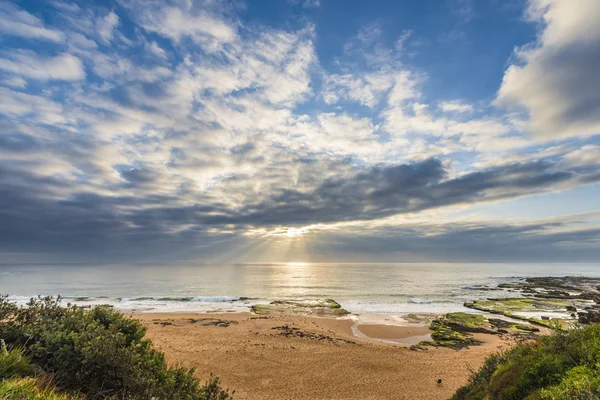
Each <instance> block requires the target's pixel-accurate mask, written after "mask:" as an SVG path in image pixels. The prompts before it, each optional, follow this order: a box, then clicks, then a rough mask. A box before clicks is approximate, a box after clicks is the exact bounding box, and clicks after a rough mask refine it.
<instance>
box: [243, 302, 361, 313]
mask: <svg viewBox="0 0 600 400" xmlns="http://www.w3.org/2000/svg"><path fill="white" fill-rule="evenodd" d="M251 310H252V312H254V313H255V314H271V313H282V314H300V315H318V316H333V317H338V316H342V315H347V314H350V313H349V312H348V311H346V310H344V309H343V308H342V306H341V305H340V303H338V302H337V301H335V300H332V299H306V300H276V301H272V302H271V303H269V304H255V305H253V306H252V307H251Z"/></svg>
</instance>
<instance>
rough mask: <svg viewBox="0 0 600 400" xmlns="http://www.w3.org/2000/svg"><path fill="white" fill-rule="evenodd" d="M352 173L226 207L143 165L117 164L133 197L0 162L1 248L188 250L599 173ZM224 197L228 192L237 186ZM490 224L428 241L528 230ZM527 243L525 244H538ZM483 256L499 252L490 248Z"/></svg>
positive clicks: (527, 190) (456, 244) (455, 245)
mask: <svg viewBox="0 0 600 400" xmlns="http://www.w3.org/2000/svg"><path fill="white" fill-rule="evenodd" d="M349 171H350V173H349ZM349 171H344V172H340V175H339V176H332V177H329V178H325V179H322V180H321V181H320V182H319V183H318V184H317V185H315V186H314V187H311V188H310V189H307V190H293V189H280V190H279V191H278V192H277V193H275V194H271V195H269V196H267V197H266V198H265V199H264V200H261V201H258V202H255V203H248V204H244V205H243V206H241V207H232V206H231V205H229V204H228V202H227V200H228V199H227V196H226V197H225V198H223V199H222V201H219V200H218V198H216V197H210V196H207V195H206V196H203V195H201V194H198V195H197V196H196V202H195V203H193V204H182V202H181V199H179V198H178V197H177V196H167V195H158V194H156V193H154V191H152V192H151V194H145V193H146V192H144V191H143V190H142V188H144V187H145V186H147V185H149V184H155V183H156V182H157V181H159V178H158V176H159V174H158V173H157V172H156V171H149V170H145V169H143V168H142V167H140V168H139V169H135V168H133V169H125V170H123V171H121V177H122V178H123V179H125V180H126V182H127V184H126V185H125V187H127V188H129V189H133V190H134V191H133V193H136V192H139V195H137V196H134V195H121V196H118V195H114V196H111V195H106V194H104V195H103V194H99V193H95V192H84V191H81V190H75V189H76V188H78V187H79V186H77V185H78V183H77V182H69V181H65V180H62V179H59V178H39V177H36V176H35V175H32V174H31V173H29V172H26V171H22V170H11V169H9V168H6V167H4V168H2V169H0V227H1V228H0V243H1V245H0V251H2V250H4V251H8V250H15V249H29V250H38V251H56V252H61V251H64V252H75V253H82V254H85V253H90V254H96V255H98V254H102V255H103V256H104V257H108V255H107V254H106V252H107V251H109V252H112V253H111V254H113V255H115V256H116V255H117V254H122V253H127V252H131V253H132V254H133V253H137V254H138V255H139V252H140V251H142V250H141V249H144V248H148V249H149V250H148V253H147V254H153V253H154V252H156V251H158V249H166V248H171V249H173V248H182V249H183V248H186V246H187V247H189V246H192V247H193V246H194V244H195V243H198V241H199V240H203V241H205V240H206V241H209V242H210V241H211V240H214V238H215V237H222V236H223V235H224V236H227V237H229V236H231V235H233V236H234V237H236V236H237V237H238V238H239V236H240V235H241V234H242V233H243V232H244V231H245V230H247V229H249V228H257V227H258V228H260V227H267V228H268V227H276V226H304V225H308V224H314V223H331V222H341V221H360V220H363V221H369V220H375V219H379V218H382V217H386V216H391V215H396V214H403V213H413V212H419V211H423V210H429V209H434V208H437V207H443V206H448V205H453V204H463V203H464V204H467V203H475V202H479V201H489V200H496V199H508V198H513V197H515V196H522V195H527V194H532V193H539V192H543V191H546V190H551V189H555V188H560V187H568V186H571V185H577V184H579V183H580V182H581V181H582V180H584V181H591V180H592V179H593V180H594V181H597V180H598V179H599V178H600V177H599V176H598V174H597V172H596V174H592V175H590V174H587V175H585V174H582V173H580V174H575V173H574V172H573V171H568V170H559V169H558V167H557V165H556V164H554V163H550V162H542V161H537V162H531V163H524V164H514V165H507V166H502V167H496V168H492V169H489V170H484V171H479V172H472V173H468V174H465V175H462V176H459V177H452V178H451V177H449V173H448V171H447V170H446V169H445V168H444V167H443V164H442V163H441V162H440V161H439V160H437V159H430V160H426V161H423V162H419V163H413V164H402V165H396V166H387V167H373V168H355V169H351V170H349ZM580 172H581V171H580ZM588 172H589V171H588ZM241 180H244V179H241ZM61 191H65V192H71V191H72V192H73V194H72V195H70V196H69V197H68V199H60V200H59V199H57V196H56V193H60V192H61ZM229 196H232V197H235V196H236V193H229ZM215 229H216V231H215ZM495 229H497V228H489V229H488V228H485V227H480V228H478V229H470V230H464V229H463V230H461V235H458V236H456V237H454V236H452V235H450V234H447V233H446V234H441V235H438V236H435V237H434V238H433V239H431V243H430V244H428V245H427V246H430V245H434V244H435V243H437V244H438V245H439V248H438V249H439V250H440V251H441V253H440V254H445V252H447V251H450V250H452V251H451V252H452V253H453V254H454V255H455V256H456V257H458V255H459V253H461V252H462V253H463V254H466V253H469V254H471V253H470V251H471V250H470V249H471V247H478V246H479V240H477V238H481V242H485V240H486V238H487V239H489V238H491V237H493V238H494V239H493V243H495V244H496V245H498V246H499V247H497V248H504V247H503V243H502V242H501V239H499V238H505V239H506V240H507V242H506V243H507V244H506V248H508V247H510V246H511V245H512V244H513V243H515V242H517V241H520V240H522V236H521V235H523V234H524V233H525V232H524V231H523V230H522V229H521V228H510V229H516V230H513V231H511V230H510V229H509V228H506V227H505V228H503V230H502V235H501V236H498V232H497V231H496V230H495ZM527 229H528V231H531V230H532V229H533V228H532V227H528V228H527ZM215 232H217V233H215ZM225 232H228V233H225ZM448 235H450V236H448ZM469 235H470V236H469ZM417 236H419V235H416V236H415V237H417ZM405 239H406V238H405V236H404V235H397V236H394V238H393V239H390V240H392V241H393V243H396V244H398V243H400V242H402V243H403V244H402V246H401V247H403V248H404V247H406V246H408V248H414V249H415V250H416V251H417V252H418V251H420V250H419V246H423V245H424V241H421V242H420V243H421V244H420V245H419V246H416V245H415V244H414V243H413V242H412V241H406V240H405ZM573 239H574V240H575V237H573ZM427 240H429V239H427ZM565 240H566V239H565ZM348 243H352V240H350V241H349V242H348ZM367 243H370V246H374V247H373V248H378V247H379V246H384V247H385V246H386V243H388V241H386V240H385V239H381V238H378V239H377V240H376V241H375V240H374V241H367ZM410 243H413V244H412V245H411V244H410ZM444 243H446V245H444ZM530 244H531V246H530V248H531V249H534V248H535V246H537V245H542V243H537V244H535V243H530ZM448 245H450V246H451V248H447V246H448ZM534 245H535V246H534ZM415 246H416V247H415ZM427 246H425V247H427ZM358 248H359V247H356V249H358ZM444 249H445V250H444ZM421 250H422V251H425V250H426V249H425V248H423V249H421ZM465 252H466V253H465ZM494 254H495V255H494ZM513 254H516V253H513ZM489 256H490V257H492V258H493V257H496V256H498V257H499V256H500V254H496V252H493V251H492V252H490V253H489Z"/></svg>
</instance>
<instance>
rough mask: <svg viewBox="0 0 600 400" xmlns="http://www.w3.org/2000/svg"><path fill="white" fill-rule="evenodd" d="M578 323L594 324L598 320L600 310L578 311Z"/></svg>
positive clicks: (599, 318) (599, 320)
mask: <svg viewBox="0 0 600 400" xmlns="http://www.w3.org/2000/svg"><path fill="white" fill-rule="evenodd" d="M577 320H578V321H579V323H581V324H596V323H599V322H600V311H597V310H589V311H587V312H580V313H578V319H577Z"/></svg>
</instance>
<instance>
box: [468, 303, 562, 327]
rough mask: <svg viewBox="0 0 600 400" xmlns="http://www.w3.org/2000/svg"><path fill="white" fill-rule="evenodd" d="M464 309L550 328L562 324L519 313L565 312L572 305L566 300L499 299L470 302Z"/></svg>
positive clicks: (558, 320)
mask: <svg viewBox="0 0 600 400" xmlns="http://www.w3.org/2000/svg"><path fill="white" fill-rule="evenodd" d="M464 306H465V307H468V308H472V309H475V310H480V311H485V312H489V313H492V314H500V315H504V316H506V317H510V318H515V319H520V320H524V321H528V322H531V323H533V324H537V325H542V326H551V325H553V324H554V323H557V322H558V323H563V321H561V320H560V319H556V318H554V319H548V320H545V319H542V318H541V317H540V318H536V317H529V316H523V315H519V313H520V312H521V313H539V314H543V313H544V312H557V311H559V312H565V316H567V314H566V309H567V307H568V306H572V303H571V302H569V301H568V300H560V299H538V298H532V297H525V298H499V299H487V300H475V301H472V302H466V303H465V304H464Z"/></svg>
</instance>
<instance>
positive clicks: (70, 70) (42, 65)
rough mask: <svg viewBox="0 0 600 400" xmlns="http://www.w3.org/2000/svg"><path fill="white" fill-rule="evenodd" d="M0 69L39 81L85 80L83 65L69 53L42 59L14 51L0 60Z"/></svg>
mask: <svg viewBox="0 0 600 400" xmlns="http://www.w3.org/2000/svg"><path fill="white" fill-rule="evenodd" d="M0 69H1V70H4V71H6V72H9V73H12V74H14V75H19V76H21V77H24V78H30V79H36V80H41V81H47V80H62V81H79V80H82V79H84V78H85V70H84V68H83V63H82V62H81V60H79V58H77V57H75V56H73V55H72V54H69V53H62V54H59V55H57V56H55V57H42V56H38V55H36V54H35V53H32V52H29V51H14V52H11V53H10V55H8V58H0Z"/></svg>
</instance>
